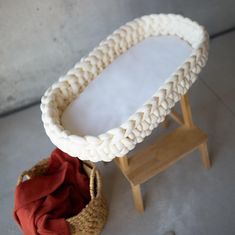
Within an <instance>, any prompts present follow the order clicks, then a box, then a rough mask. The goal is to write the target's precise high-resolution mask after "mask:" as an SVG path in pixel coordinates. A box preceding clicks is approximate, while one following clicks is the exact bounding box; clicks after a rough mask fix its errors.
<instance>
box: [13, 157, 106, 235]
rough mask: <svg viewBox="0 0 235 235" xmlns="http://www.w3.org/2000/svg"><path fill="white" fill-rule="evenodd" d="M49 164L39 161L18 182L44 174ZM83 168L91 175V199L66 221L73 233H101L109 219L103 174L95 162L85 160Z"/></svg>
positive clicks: (86, 234) (87, 234) (81, 234)
mask: <svg viewBox="0 0 235 235" xmlns="http://www.w3.org/2000/svg"><path fill="white" fill-rule="evenodd" d="M47 166H48V159H44V160H42V161H40V162H38V163H37V164H36V165H35V166H33V167H32V168H31V169H29V170H27V171H24V172H23V173H22V174H21V175H20V176H19V178H18V182H17V184H19V183H21V182H22V181H23V179H24V177H26V178H27V179H30V178H31V177H33V176H39V175H43V174H44V173H45V171H46V169H47ZM83 168H84V170H85V172H86V173H87V175H88V176H89V180H90V196H91V200H90V202H89V203H88V204H87V205H86V207H85V208H83V210H82V211H81V212H80V213H79V214H77V215H75V216H73V217H71V218H68V219H66V221H67V222H68V223H69V226H70V231H71V235H90V234H94V235H96V234H100V233H101V231H102V230H103V227H104V225H105V223H106V221H107V216H108V207H107V203H106V200H105V198H104V196H103V194H102V187H103V185H102V179H101V175H100V173H99V171H98V170H97V169H96V166H95V164H93V163H91V162H87V161H84V162H83Z"/></svg>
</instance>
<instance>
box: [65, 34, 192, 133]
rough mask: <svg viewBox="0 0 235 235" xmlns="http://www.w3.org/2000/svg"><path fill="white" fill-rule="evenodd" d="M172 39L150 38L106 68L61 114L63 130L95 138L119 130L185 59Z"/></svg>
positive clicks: (184, 50) (186, 52) (181, 44)
mask: <svg viewBox="0 0 235 235" xmlns="http://www.w3.org/2000/svg"><path fill="white" fill-rule="evenodd" d="M191 52H192V48H191V47H190V45H188V44H187V43H186V42H185V41H183V40H180V39H179V38H178V37H176V36H156V37H150V38H147V39H145V40H144V41H142V42H141V43H139V44H137V45H135V46H134V47H132V48H131V49H129V50H128V51H127V52H125V53H124V54H123V55H121V56H119V57H118V58H117V59H116V60H115V61H114V62H113V63H112V64H111V65H109V66H108V67H107V68H106V69H105V70H104V71H103V72H102V73H101V74H100V75H99V76H98V77H97V78H96V79H95V80H94V81H92V82H91V83H90V84H89V86H88V87H87V88H86V89H85V90H84V92H83V93H82V94H81V95H80V96H79V97H78V98H76V99H75V100H74V101H73V102H72V103H71V104H70V105H69V106H68V107H67V108H66V109H65V111H64V113H63V115H62V118H61V121H62V125H63V126H64V128H65V129H66V130H69V131H70V132H71V133H73V134H76V135H80V136H84V135H94V136H97V135H99V134H101V133H104V132H106V131H108V130H109V129H112V128H115V127H119V126H120V125H121V124H122V123H123V122H125V121H126V120H127V119H128V118H129V117H130V116H131V115H132V114H133V113H134V112H135V111H136V110H137V109H138V108H139V107H141V106H142V105H143V104H144V103H145V102H146V101H147V100H148V99H149V98H150V97H151V96H152V95H153V94H154V93H155V92H156V91H157V90H158V88H160V86H161V85H163V83H164V82H165V81H167V79H168V78H169V77H170V75H171V74H172V73H173V72H175V71H176V70H177V68H178V67H180V66H181V65H182V64H183V62H184V61H185V60H186V59H188V58H189V56H190V54H191Z"/></svg>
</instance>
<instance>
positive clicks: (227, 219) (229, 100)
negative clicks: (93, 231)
mask: <svg viewBox="0 0 235 235" xmlns="http://www.w3.org/2000/svg"><path fill="white" fill-rule="evenodd" d="M234 52H235V32H232V33H228V34H226V35H223V36H221V37H218V38H216V39H214V40H213V41H212V42H211V51H210V58H209V62H208V66H207V67H206V68H205V69H204V71H203V73H202V74H201V78H200V79H199V80H198V82H197V83H196V84H195V85H194V86H193V87H192V89H191V92H190V100H191V103H192V111H193V116H194V121H195V123H196V124H198V126H199V127H201V128H202V129H204V130H205V131H206V132H207V133H208V135H209V149H210V154H211V157H212V162H213V166H212V168H211V169H210V170H205V169H203V167H202V166H201V162H200V158H199V154H198V152H193V153H192V154H190V155H189V156H188V157H186V158H184V159H183V160H181V161H179V162H178V163H177V164H175V165H174V166H173V167H171V168H169V169H168V170H167V171H165V172H164V173H162V174H160V175H159V176H157V177H155V178H153V179H151V180H150V181H149V182H147V183H145V184H144V185H143V187H142V191H143V195H144V201H145V205H146V210H145V213H144V214H138V213H137V212H136V211H135V209H134V206H133V202H132V197H131V192H130V187H129V184H128V183H127V181H126V180H125V178H124V177H123V176H122V175H121V173H120V172H119V171H118V170H117V168H116V167H115V166H114V164H113V163H109V164H107V165H103V164H102V163H101V164H99V167H100V170H101V172H102V175H103V177H104V183H105V192H106V196H107V199H108V202H109V206H110V214H109V219H108V222H107V225H106V227H105V229H104V232H103V234H104V235H105V234H113V235H115V234H128V235H132V234H133V235H142V234H150V235H162V234H163V233H165V232H166V231H168V230H174V231H175V232H176V235H198V234H200V235H232V234H235V222H234V217H235V188H234V178H235V157H234V155H235V138H234V136H235V79H234V78H235V64H234V61H235V53H234ZM0 130H1V131H0V176H1V177H0V228H1V232H0V233H1V234H6V235H8V234H9V235H10V234H12V235H13V234H14V235H17V234H21V232H20V230H19V228H18V227H17V225H16V224H15V222H14V221H13V219H12V208H13V196H14V194H13V193H14V187H15V183H16V180H17V176H18V175H19V174H20V172H21V171H23V170H24V169H27V168H29V167H30V166H31V165H32V164H34V163H36V162H37V161H38V160H39V159H41V158H44V157H46V156H47V155H48V154H49V153H50V152H51V151H52V150H53V148H54V147H53V145H52V144H51V143H50V141H49V139H48V137H47V136H46V134H45V133H44V130H43V126H42V122H41V120H40V110H39V107H38V106H34V107H32V108H29V109H26V110H24V111H21V112H18V113H15V114H12V115H10V116H7V117H3V118H1V119H0Z"/></svg>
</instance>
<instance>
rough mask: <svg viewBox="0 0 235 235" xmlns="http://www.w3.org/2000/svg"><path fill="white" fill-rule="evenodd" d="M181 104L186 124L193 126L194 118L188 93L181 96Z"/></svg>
mask: <svg viewBox="0 0 235 235" xmlns="http://www.w3.org/2000/svg"><path fill="white" fill-rule="evenodd" d="M180 105H181V110H182V114H183V119H184V124H185V125H186V126H187V127H189V128H191V127H193V126H194V125H193V118H192V113H191V108H190V104H189V99H188V96H187V94H186V95H183V96H182V97H181V100H180Z"/></svg>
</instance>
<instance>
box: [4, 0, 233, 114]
mask: <svg viewBox="0 0 235 235" xmlns="http://www.w3.org/2000/svg"><path fill="white" fill-rule="evenodd" d="M234 9H235V1H234V0H223V1H222V0H197V1H195V0H47V1H46V0H42V1H36V0H20V1H17V0H15V1H14V0H5V1H4V0H0V60H1V62H0V114H1V113H5V112H8V111H10V110H14V109H16V108H19V107H22V106H24V105H27V104H30V103H32V102H35V101H38V100H39V99H40V97H41V95H42V94H43V92H44V91H45V89H46V88H47V87H48V86H49V85H50V84H51V83H52V82H53V81H55V80H57V79H58V77H59V76H60V75H63V74H64V73H65V72H66V71H67V70H68V69H70V68H71V67H72V66H73V65H74V64H75V62H77V61H78V60H79V59H80V58H81V57H82V56H84V55H86V54H87V53H88V52H89V51H90V50H91V49H92V48H93V47H94V46H96V45H97V44H98V43H99V42H100V40H102V39H104V38H105V37H106V36H107V35H108V34H110V33H111V32H112V31H113V30H114V29H116V28H117V27H119V26H120V25H122V24H124V23H125V22H126V21H129V20H131V19H133V18H135V17H139V16H141V15H144V14H150V13H160V12H162V13H171V12H172V13H180V14H183V15H185V16H188V17H190V18H192V19H194V20H197V21H198V22H200V23H201V24H204V25H205V26H206V27H207V29H208V30H209V32H210V33H211V34H214V33H218V32H220V31H222V30H224V29H227V28H231V27H233V26H235V14H234Z"/></svg>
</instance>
